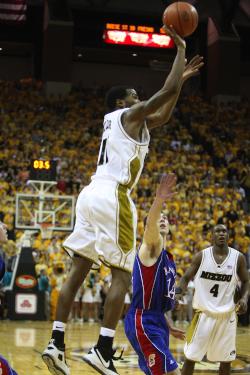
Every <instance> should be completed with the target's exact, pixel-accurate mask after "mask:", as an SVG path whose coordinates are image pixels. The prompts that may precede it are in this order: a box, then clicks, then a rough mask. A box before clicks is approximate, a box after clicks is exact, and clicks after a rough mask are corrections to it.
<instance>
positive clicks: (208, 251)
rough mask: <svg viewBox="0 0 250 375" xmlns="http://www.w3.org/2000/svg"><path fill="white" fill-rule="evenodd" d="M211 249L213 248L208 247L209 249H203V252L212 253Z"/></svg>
mask: <svg viewBox="0 0 250 375" xmlns="http://www.w3.org/2000/svg"><path fill="white" fill-rule="evenodd" d="M211 249H212V246H208V247H205V248H204V249H202V250H201V252H204V253H210V251H211Z"/></svg>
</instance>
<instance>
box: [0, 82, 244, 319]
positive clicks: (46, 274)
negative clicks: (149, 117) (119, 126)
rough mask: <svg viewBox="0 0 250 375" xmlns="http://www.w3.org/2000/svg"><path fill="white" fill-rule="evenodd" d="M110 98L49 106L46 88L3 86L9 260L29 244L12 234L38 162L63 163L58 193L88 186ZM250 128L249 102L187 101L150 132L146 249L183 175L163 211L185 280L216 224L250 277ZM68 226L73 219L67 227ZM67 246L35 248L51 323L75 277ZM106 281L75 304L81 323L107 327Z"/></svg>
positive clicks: (3, 194) (37, 244)
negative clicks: (155, 207) (157, 196)
mask: <svg viewBox="0 0 250 375" xmlns="http://www.w3.org/2000/svg"><path fill="white" fill-rule="evenodd" d="M105 91H106V89H105V88H103V87H100V88H99V89H97V88H95V89H93V90H91V89H83V88H82V87H76V88H74V89H73V90H72V92H71V93H70V94H69V95H67V96H50V97H45V96H44V94H43V85H42V84H41V83H40V82H37V81H33V80H29V79H26V80H22V81H20V82H1V92H0V111H1V116H0V126H1V133H0V199H1V206H0V220H2V221H3V222H4V223H5V224H6V225H7V226H8V236H9V239H10V240H11V241H9V243H8V244H6V245H3V246H6V247H8V248H7V249H6V250H5V253H6V254H7V256H8V257H9V258H11V256H14V255H15V247H16V245H15V244H16V243H18V240H19V239H20V237H21V236H22V234H23V232H22V231H20V230H16V229H15V227H14V221H15V220H14V218H15V194H16V193H17V192H31V187H30V186H29V185H27V180H28V179H29V166H30V163H31V160H32V159H35V158H45V157H46V158H49V159H55V160H57V175H58V184H57V186H56V187H54V188H53V190H52V192H54V193H57V194H61V195H63V194H70V195H75V196H77V195H78V193H79V191H80V190H81V189H82V188H83V187H84V186H85V185H86V184H88V183H89V180H90V177H91V175H92V174H93V173H94V171H95V168H96V162H97V156H98V150H99V144H100V137H101V133H102V121H103V114H104V111H105V109H104V93H105ZM249 118H250V103H249V101H247V100H246V99H242V100H241V101H240V102H238V103H235V102H232V103H228V104H215V103H212V102H209V101H207V100H205V99H204V98H202V97H198V96H189V97H182V98H181V100H180V101H179V103H178V106H177V108H176V110H175V113H174V115H173V117H172V119H171V121H170V122H169V124H168V125H166V126H165V127H164V128H161V129H154V130H152V140H151V145H150V152H149V155H148V157H147V160H146V163H145V168H144V171H143V174H142V176H141V178H140V181H139V183H138V186H137V188H136V189H135V190H134V191H133V198H134V200H135V202H136V205H137V209H138V244H139V243H140V240H141V236H142V232H143V220H144V219H145V217H146V215H147V212H148V209H149V207H150V205H151V203H152V197H153V196H154V191H155V188H156V185H157V182H158V181H159V177H160V175H161V174H162V173H166V172H169V171H172V172H175V173H176V174H177V176H178V183H179V185H178V194H177V195H176V196H175V198H174V199H173V200H172V201H171V202H170V203H168V205H167V206H166V208H165V211H166V213H167V214H168V217H169V222H170V234H169V236H168V241H167V246H168V248H169V250H170V251H171V252H172V253H173V255H174V257H175V260H176V263H177V267H178V270H179V273H183V272H184V271H185V270H186V268H187V267H188V266H189V264H190V260H191V258H192V256H193V254H194V253H196V252H197V251H200V250H201V249H202V248H205V247H207V246H209V245H210V228H211V227H212V226H214V225H215V224H216V223H224V224H226V225H227V227H228V228H229V232H230V233H229V238H230V241H231V242H230V246H233V247H235V248H236V249H238V250H239V251H241V252H242V253H244V254H245V256H246V259H247V262H248V267H249V269H250V215H249V211H250V145H249V143H250V141H249V140H250V129H249ZM22 215H23V220H24V221H25V220H30V218H29V217H25V215H26V214H25V212H23V213H22ZM66 217H67V212H65V215H64V218H62V220H64V219H65V218H66ZM65 220H66V219H65ZM64 238H65V233H63V232H56V233H54V234H53V238H52V239H51V240H49V239H47V240H42V238H41V235H40V234H38V235H36V237H35V238H34V241H33V249H34V253H33V254H34V258H35V261H36V263H37V266H38V269H39V267H40V268H41V267H42V268H43V269H44V270H45V269H46V271H40V277H39V280H40V281H39V286H40V287H41V288H46V290H47V291H49V292H50V301H51V319H53V318H54V311H55V305H56V302H57V296H58V291H59V289H60V287H61V285H62V282H63V280H64V278H65V272H67V270H68V269H69V267H70V259H69V257H67V255H66V253H65V252H64V251H63V249H62V247H61V243H62V241H63V240H64ZM107 272H108V271H107V269H105V268H102V270H101V272H100V273H97V274H95V275H94V276H93V275H92V276H91V274H90V277H89V279H88V280H87V282H86V284H85V285H84V286H83V291H80V292H79V293H80V294H79V295H78V297H77V300H76V301H75V303H76V304H77V306H76V305H75V310H74V313H73V316H72V317H73V318H74V319H82V311H81V307H80V306H82V305H83V316H84V318H85V319H86V320H91V321H92V320H98V319H100V318H101V316H102V306H103V303H104V300H105V290H106V287H107V286H108V279H107ZM91 277H92V278H91ZM45 278H46V282H45ZM45 284H46V285H45ZM191 294H192V288H190V295H191ZM189 300H190V296H189V295H188V296H187V301H189ZM127 301H129V298H128V296H127ZM179 315H180V314H179ZM182 315H183V318H182V319H184V320H187V319H188V320H190V318H191V315H192V312H190V311H189V309H188V307H186V306H183V312H182Z"/></svg>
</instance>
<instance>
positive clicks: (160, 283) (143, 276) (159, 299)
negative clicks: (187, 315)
mask: <svg viewBox="0 0 250 375" xmlns="http://www.w3.org/2000/svg"><path fill="white" fill-rule="evenodd" d="M175 278H176V266H175V262H174V260H173V257H172V255H171V254H169V253H168V252H167V251H166V250H162V252H161V255H160V256H159V258H158V260H157V262H156V263H155V264H154V265H152V266H150V267H146V266H144V265H143V264H142V263H141V261H140V259H139V255H138V254H137V255H136V258H135V263H134V268H133V274H132V285H133V297H132V302H131V308H132V309H143V310H153V311H157V312H161V313H164V312H165V311H168V310H172V309H173V307H174V298H175Z"/></svg>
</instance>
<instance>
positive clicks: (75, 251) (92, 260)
mask: <svg viewBox="0 0 250 375" xmlns="http://www.w3.org/2000/svg"><path fill="white" fill-rule="evenodd" d="M63 250H64V251H66V253H67V254H68V256H69V257H70V258H73V257H72V255H70V253H69V251H72V253H74V254H77V255H79V256H80V257H81V258H84V259H87V260H89V261H91V262H93V264H92V266H91V269H92V270H99V268H100V264H98V262H97V261H96V259H95V260H94V259H93V258H90V257H88V256H86V255H84V254H83V253H81V252H80V251H78V250H74V249H72V248H70V247H68V246H63ZM95 265H96V266H97V267H95Z"/></svg>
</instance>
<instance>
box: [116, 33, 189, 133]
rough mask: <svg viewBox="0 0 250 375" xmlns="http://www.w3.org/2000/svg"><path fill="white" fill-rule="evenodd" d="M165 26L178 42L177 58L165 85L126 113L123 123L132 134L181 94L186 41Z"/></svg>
mask: <svg viewBox="0 0 250 375" xmlns="http://www.w3.org/2000/svg"><path fill="white" fill-rule="evenodd" d="M164 28H165V30H166V32H167V33H168V35H170V36H171V37H172V38H173V40H174V42H175V44H176V47H177V54H176V58H175V60H174V63H173V66H172V69H171V72H170V74H169V75H168V77H167V79H166V81H165V83H164V85H163V87H162V88H161V89H160V90H159V91H158V92H156V93H155V94H154V95H153V96H152V97H151V98H150V99H148V100H146V101H144V102H140V103H138V104H136V105H134V106H132V107H131V108H130V109H129V110H128V111H126V112H125V113H124V115H123V118H122V123H123V126H124V129H125V130H126V132H127V133H128V134H130V132H131V131H132V129H133V128H135V127H137V128H140V127H141V126H142V125H143V123H144V121H145V120H146V119H147V117H148V116H150V115H152V114H153V113H155V112H157V111H158V110H159V109H160V108H161V107H162V106H163V105H164V104H166V102H167V101H168V100H170V99H172V98H173V97H176V96H177V97H178V96H179V91H180V83H181V81H182V77H183V73H184V69H185V61H186V60H185V52H186V43H185V41H184V40H183V39H182V38H181V37H180V36H179V35H177V34H176V32H175V31H174V30H173V29H170V28H168V27H166V26H164ZM150 122H151V121H150V119H149V124H148V126H149V127H150V125H151V124H150Z"/></svg>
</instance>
